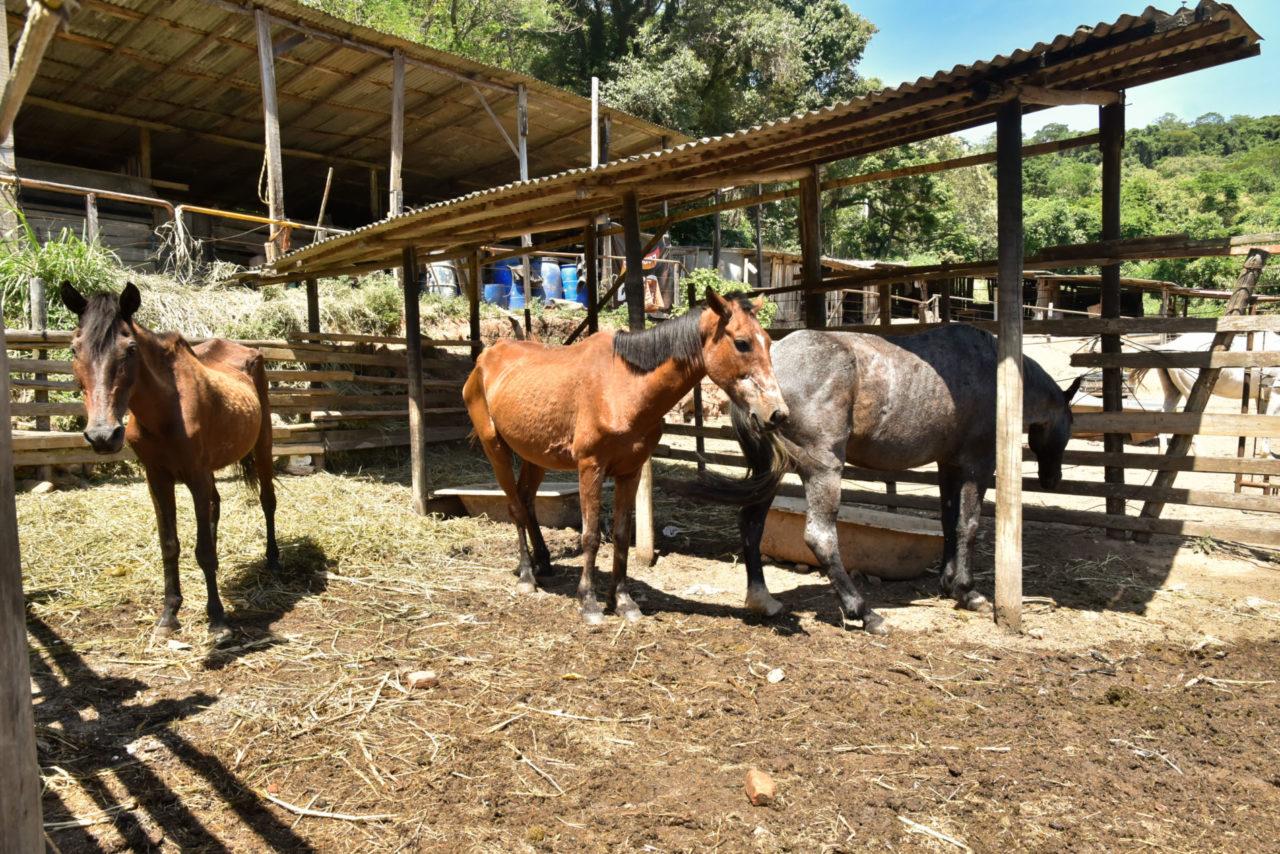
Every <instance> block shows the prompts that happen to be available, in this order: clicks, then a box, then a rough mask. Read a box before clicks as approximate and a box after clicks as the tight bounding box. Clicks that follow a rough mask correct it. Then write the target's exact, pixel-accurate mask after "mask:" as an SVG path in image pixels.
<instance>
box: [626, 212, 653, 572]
mask: <svg viewBox="0 0 1280 854" xmlns="http://www.w3.org/2000/svg"><path fill="white" fill-rule="evenodd" d="M622 229H623V230H622V239H623V244H624V247H625V253H624V254H625V255H626V263H627V275H626V289H627V320H628V324H629V327H630V329H631V331H633V332H639V331H642V330H643V329H644V321H645V318H644V245H643V244H642V243H641V241H640V200H639V199H637V198H636V194H635V193H634V192H628V193H627V194H626V196H625V197H623V200H622ZM654 556H655V552H654V531H653V463H652V462H651V461H649V460H645V462H644V467H643V468H642V469H641V470H640V485H639V487H638V488H637V489H636V560H637V561H639V563H640V564H641V565H642V566H652V565H653V561H654Z"/></svg>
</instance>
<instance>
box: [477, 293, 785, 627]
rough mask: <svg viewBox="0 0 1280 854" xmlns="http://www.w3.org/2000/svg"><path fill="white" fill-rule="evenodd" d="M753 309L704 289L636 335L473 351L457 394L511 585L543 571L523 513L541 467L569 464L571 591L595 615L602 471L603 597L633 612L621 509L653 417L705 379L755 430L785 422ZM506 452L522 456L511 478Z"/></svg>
mask: <svg viewBox="0 0 1280 854" xmlns="http://www.w3.org/2000/svg"><path fill="white" fill-rule="evenodd" d="M758 308H759V304H757V303H751V302H749V301H747V300H737V299H725V298H723V297H721V296H720V295H719V294H717V293H716V292H715V291H712V290H711V289H709V288H708V290H707V292H706V307H705V308H704V309H702V310H701V311H698V310H695V309H691V310H690V311H689V313H688V314H686V315H684V316H683V317H681V318H679V319H676V320H669V321H666V322H664V323H660V324H658V325H657V326H655V327H653V328H651V329H646V330H644V331H642V332H618V333H610V332H600V333H597V334H595V335H592V336H590V337H589V338H586V339H585V340H583V341H580V342H578V343H577V344H573V345H572V346H569V347H546V346H543V345H542V344H538V343H536V342H532V341H511V340H506V339H504V340H501V341H499V342H498V343H496V344H494V345H493V346H492V347H490V348H488V349H486V350H485V351H484V352H483V353H481V354H480V358H479V359H478V360H477V361H476V366H475V368H474V369H473V370H472V371H471V375H470V376H469V377H468V378H467V381H466V384H465V385H464V386H463V389H462V397H463V400H464V402H465V403H466V407H467V412H468V413H469V414H470V416H471V423H472V425H474V427H475V437H476V438H477V439H478V440H479V442H480V445H481V447H482V448H483V449H484V453H485V456H486V457H488V459H489V462H490V464H491V465H492V466H493V472H494V474H495V475H496V476H497V479H498V483H499V485H500V486H501V487H502V491H503V492H504V493H506V496H507V507H508V509H509V511H510V513H511V518H512V519H513V520H515V524H516V531H517V540H518V543H519V553H520V561H519V565H518V567H517V574H518V576H519V580H518V582H517V585H516V591H517V592H518V593H531V592H533V591H534V590H535V589H536V584H537V582H536V580H535V576H536V575H543V574H546V573H549V572H550V571H551V556H550V552H549V551H548V550H547V546H546V543H545V542H544V540H543V538H542V532H541V530H540V529H539V528H538V520H537V516H536V514H535V512H534V496H535V495H536V494H537V491H538V486H539V484H541V483H542V478H543V475H544V474H545V473H546V471H547V470H548V469H557V470H577V472H578V484H579V494H578V497H579V500H580V502H581V504H582V576H581V579H580V580H579V582H578V599H579V602H580V604H581V609H582V616H583V619H584V620H586V621H587V622H588V623H590V624H599V623H600V622H602V621H603V615H602V613H601V609H600V605H599V603H598V602H597V600H596V597H595V593H594V591H593V590H592V585H591V581H592V573H593V572H594V570H595V563H596V551H597V549H598V548H599V546H600V498H601V492H602V490H603V485H604V479H605V478H606V477H612V478H613V479H614V507H613V549H614V551H613V577H612V583H611V584H610V587H609V603H610V605H611V606H612V607H613V608H614V611H615V613H617V614H618V615H619V616H621V617H623V618H624V619H626V620H630V621H634V620H637V619H639V618H640V616H641V613H640V609H639V608H638V607H637V606H636V604H635V602H634V601H633V600H632V599H631V597H630V595H628V593H627V585H626V581H627V550H628V549H629V547H630V545H631V510H632V507H633V506H634V504H635V495H636V486H637V484H638V482H639V477H640V469H641V467H642V466H643V465H644V462H645V460H647V459H648V458H649V455H650V454H651V453H653V449H654V448H655V447H656V446H657V444H658V440H659V439H660V438H661V436H662V428H663V420H662V419H663V416H664V415H665V414H666V412H667V411H668V410H670V409H671V408H672V407H673V406H675V404H676V403H677V402H678V401H679V400H680V398H682V397H683V396H684V395H685V393H686V392H688V391H689V390H690V389H692V388H693V386H694V385H695V384H697V383H699V382H701V381H702V378H703V377H704V376H706V377H709V378H710V379H711V380H712V382H714V383H715V384H716V385H718V386H720V387H721V388H722V389H724V390H725V392H726V393H727V394H728V395H729V397H730V399H731V400H733V401H734V402H735V404H736V405H737V406H738V407H740V409H741V410H742V412H743V415H742V417H743V418H744V419H745V420H747V421H750V422H751V423H752V424H753V425H754V427H755V429H757V430H760V431H767V430H772V429H774V428H776V427H777V426H778V425H779V424H782V423H784V422H785V421H786V420H787V405H786V404H785V403H784V402H783V400H782V394H781V392H779V390H778V383H777V380H776V379H775V378H774V375H773V369H772V367H771V365H770V362H769V347H770V344H771V342H770V340H769V336H768V335H766V334H765V332H764V330H763V329H762V328H761V326H760V323H759V321H758V320H757V319H756V311H757V310H758ZM515 457H519V458H520V459H521V461H522V464H521V466H520V476H519V479H518V480H517V478H516V476H515V473H514V468H513V465H514V458H515ZM526 540H527V541H526ZM530 552H532V556H533V559H532V561H531V560H530Z"/></svg>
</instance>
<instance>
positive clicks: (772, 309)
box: [675, 268, 778, 328]
mask: <svg viewBox="0 0 1280 854" xmlns="http://www.w3.org/2000/svg"><path fill="white" fill-rule="evenodd" d="M684 283H685V285H693V288H694V291H695V292H696V293H697V294H698V295H699V298H701V296H702V294H704V293H706V290H707V288H711V289H712V290H713V291H715V292H716V293H718V294H720V295H721V296H750V295H751V289H750V288H748V287H746V286H744V285H743V284H742V282H732V281H729V280H728V279H726V278H724V277H723V276H721V275H720V274H719V273H718V272H716V271H715V270H712V269H710V268H703V269H700V270H694V271H693V272H692V273H690V274H689V275H688V277H686V278H685V280H684ZM761 299H763V300H764V305H763V306H762V307H761V308H760V311H759V312H757V316H758V317H759V318H760V325H761V326H764V327H766V328H767V327H769V326H770V325H772V323H773V319H774V317H776V316H777V314H778V305H777V303H775V302H773V301H772V300H770V299H769V298H768V297H761ZM686 311H688V306H683V305H682V306H679V307H677V308H676V309H675V313H676V314H684V313H685V312H686Z"/></svg>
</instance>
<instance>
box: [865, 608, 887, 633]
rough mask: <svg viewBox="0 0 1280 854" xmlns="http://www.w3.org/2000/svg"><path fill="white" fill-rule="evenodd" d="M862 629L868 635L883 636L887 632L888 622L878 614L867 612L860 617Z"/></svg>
mask: <svg viewBox="0 0 1280 854" xmlns="http://www.w3.org/2000/svg"><path fill="white" fill-rule="evenodd" d="M862 630H863V631H864V632H866V633H867V634H869V635H879V636H881V637H884V636H885V635H887V634H889V624H888V623H886V622H885V621H884V618H883V617H881V616H880V615H879V614H872V613H870V612H868V613H867V615H866V616H865V617H863V618H862Z"/></svg>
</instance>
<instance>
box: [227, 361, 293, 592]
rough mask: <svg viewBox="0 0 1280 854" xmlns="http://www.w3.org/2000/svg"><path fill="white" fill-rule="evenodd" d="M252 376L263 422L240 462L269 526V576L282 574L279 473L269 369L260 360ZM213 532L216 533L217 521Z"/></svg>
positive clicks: (252, 371) (252, 370) (253, 366)
mask: <svg viewBox="0 0 1280 854" xmlns="http://www.w3.org/2000/svg"><path fill="white" fill-rule="evenodd" d="M250 373H251V375H252V376H253V385H254V388H255V389H257V392H258V406H259V407H261V419H260V422H259V424H258V439H257V441H256V442H255V443H254V446H253V450H252V451H251V452H250V453H249V456H247V457H245V458H244V460H242V461H241V465H242V467H243V471H244V476H245V480H246V481H248V482H249V485H250V486H253V485H255V484H256V485H257V487H258V501H259V503H261V505H262V517H263V521H264V522H265V523H266V524H265V527H266V533H267V569H268V571H270V572H279V571H280V546H279V544H278V543H277V542H276V481H275V475H276V469H275V455H274V453H273V450H272V441H273V440H272V436H271V402H270V398H269V397H268V387H267V374H266V369H265V368H264V367H263V363H262V359H261V357H259V358H257V359H256V360H255V362H254V364H253V365H252V366H251V368H250ZM214 529H215V532H216V529H217V523H216V521H215V523H214Z"/></svg>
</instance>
